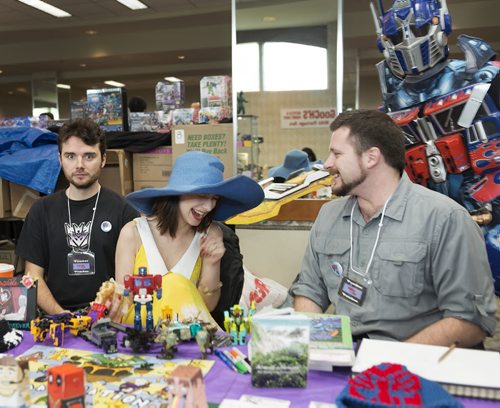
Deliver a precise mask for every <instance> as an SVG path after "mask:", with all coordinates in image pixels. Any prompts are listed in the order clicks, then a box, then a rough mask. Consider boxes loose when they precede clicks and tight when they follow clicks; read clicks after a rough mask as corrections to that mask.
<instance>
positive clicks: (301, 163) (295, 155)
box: [269, 149, 311, 180]
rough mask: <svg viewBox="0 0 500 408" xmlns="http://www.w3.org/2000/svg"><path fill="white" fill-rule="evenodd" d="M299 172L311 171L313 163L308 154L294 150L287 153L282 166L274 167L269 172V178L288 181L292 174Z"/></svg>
mask: <svg viewBox="0 0 500 408" xmlns="http://www.w3.org/2000/svg"><path fill="white" fill-rule="evenodd" d="M297 170H302V171H309V170H311V163H310V162H309V156H307V153H306V152H304V151H302V150H298V149H294V150H290V151H288V152H287V153H286V155H285V159H284V160H283V164H282V165H281V166H277V167H273V168H272V169H270V170H269V176H270V177H281V178H284V179H285V180H286V179H287V178H288V176H289V175H290V174H291V173H293V172H295V171H297Z"/></svg>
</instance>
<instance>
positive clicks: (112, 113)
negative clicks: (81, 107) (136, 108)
mask: <svg viewBox="0 0 500 408" xmlns="http://www.w3.org/2000/svg"><path fill="white" fill-rule="evenodd" d="M127 113H128V112H127V95H126V90H125V88H104V89H87V114H88V117H89V118H90V119H92V120H93V121H94V122H96V123H97V124H98V125H99V126H100V127H101V128H102V129H104V130H107V131H123V130H125V131H127V130H128V114H127Z"/></svg>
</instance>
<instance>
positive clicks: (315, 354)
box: [304, 313, 354, 371]
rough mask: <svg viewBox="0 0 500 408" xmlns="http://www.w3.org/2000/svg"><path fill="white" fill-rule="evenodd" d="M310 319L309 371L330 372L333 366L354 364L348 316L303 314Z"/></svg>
mask: <svg viewBox="0 0 500 408" xmlns="http://www.w3.org/2000/svg"><path fill="white" fill-rule="evenodd" d="M304 315H306V316H307V317H309V318H310V319H311V334H310V339H311V341H310V345H309V369H310V370H320V371H332V369H333V367H335V366H344V367H350V366H352V365H353V364H354V348H353V344H352V334H351V319H350V318H349V316H344V315H332V314H322V313H304Z"/></svg>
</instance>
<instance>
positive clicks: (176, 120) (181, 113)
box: [172, 108, 196, 126]
mask: <svg viewBox="0 0 500 408" xmlns="http://www.w3.org/2000/svg"><path fill="white" fill-rule="evenodd" d="M193 114H194V109H192V108H184V109H175V110H174V111H172V122H173V125H174V126H176V125H192V124H194V123H196V122H195V120H194V119H195V118H194V115H193Z"/></svg>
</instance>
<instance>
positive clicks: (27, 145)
mask: <svg viewBox="0 0 500 408" xmlns="http://www.w3.org/2000/svg"><path fill="white" fill-rule="evenodd" d="M60 171H61V165H60V163H59V158H58V150H57V134H55V133H53V132H49V131H47V130H44V129H39V128H32V127H0V178H3V179H5V180H8V181H11V182H13V183H17V184H21V185H23V186H27V187H30V188H32V189H34V190H37V191H39V192H41V193H44V194H50V193H52V192H54V188H55V186H56V182H57V178H58V176H59V173H60Z"/></svg>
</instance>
